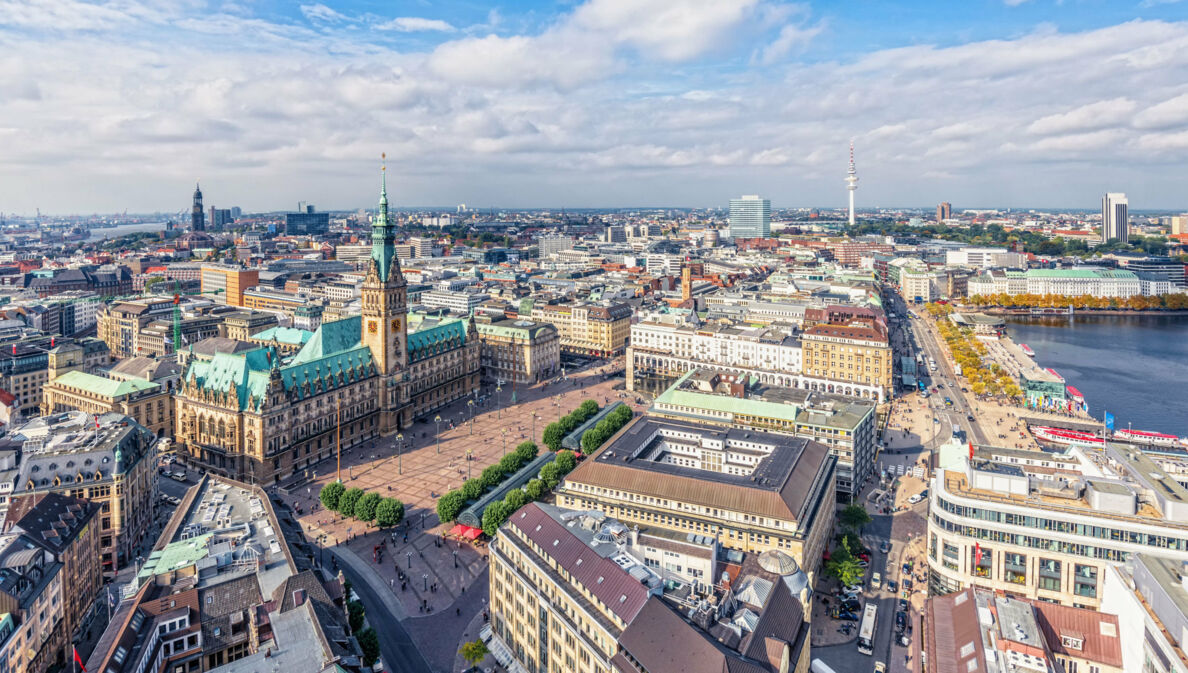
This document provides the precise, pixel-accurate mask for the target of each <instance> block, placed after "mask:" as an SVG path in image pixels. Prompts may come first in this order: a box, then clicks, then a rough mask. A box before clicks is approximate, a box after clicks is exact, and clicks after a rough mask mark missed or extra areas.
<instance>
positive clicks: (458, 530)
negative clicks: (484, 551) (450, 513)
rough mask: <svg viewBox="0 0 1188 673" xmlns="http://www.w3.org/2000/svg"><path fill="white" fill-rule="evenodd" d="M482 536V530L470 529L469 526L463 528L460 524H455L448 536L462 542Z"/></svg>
mask: <svg viewBox="0 0 1188 673" xmlns="http://www.w3.org/2000/svg"><path fill="white" fill-rule="evenodd" d="M482 534H483V529H482V528H471V527H470V526H465V525H462V524H460V523H459V524H455V525H454V527H453V528H451V529H450V535H453V536H454V537H457V538H461V539H463V540H474V539H477V538H478V536H480V535H482Z"/></svg>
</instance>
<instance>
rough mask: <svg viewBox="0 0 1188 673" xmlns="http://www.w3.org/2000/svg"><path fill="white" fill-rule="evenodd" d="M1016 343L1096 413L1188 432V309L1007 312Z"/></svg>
mask: <svg viewBox="0 0 1188 673" xmlns="http://www.w3.org/2000/svg"><path fill="white" fill-rule="evenodd" d="M1007 321H1008V322H1007V331H1008V333H1009V334H1010V336H1011V339H1013V340H1014V341H1015V343H1025V344H1027V345H1028V346H1030V347H1031V348H1032V349H1033V350H1034V351H1035V361H1036V363H1038V364H1039V365H1040V366H1042V367H1051V368H1052V369H1055V370H1056V371H1057V372H1058V373H1059V374H1060V375H1061V376H1063V377H1064V378H1065V381H1066V383H1067V384H1068V385H1071V386H1074V387H1076V388H1078V389H1079V390H1080V391H1081V393H1083V394H1084V395H1085V400H1086V402H1088V403H1089V411H1090V413H1091V414H1092V415H1093V416H1094V417H1095V418H1097V419H1101V418H1102V414H1103V412H1106V411H1108V412H1110V413H1111V414H1113V415H1114V419H1115V420H1114V427H1115V429H1119V428H1125V427H1127V425H1129V426H1130V427H1133V428H1134V429H1136V430H1152V431H1156V432H1166V433H1171V434H1176V435H1179V436H1181V437H1185V436H1188V408H1186V407H1185V402H1186V401H1188V316H1175V317H1173V316H1158V315H1144V316H1087V315H1084V314H1081V315H1076V316H1073V317H1071V318H1068V317H1059V318H1048V317H1045V318H1021V317H1012V318H1008V319H1007Z"/></svg>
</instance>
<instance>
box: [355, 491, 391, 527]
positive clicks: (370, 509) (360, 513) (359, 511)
mask: <svg viewBox="0 0 1188 673" xmlns="http://www.w3.org/2000/svg"><path fill="white" fill-rule="evenodd" d="M383 499H384V498H383V496H381V495H380V494H379V493H375V492H374V491H372V492H369V493H364V494H363V497H361V498H359V502H357V503H355V511H354V516H355V518H356V519H358V520H360V521H363V522H366V523H371V522H372V521H375V508H376V507H378V506H379V504H380V501H382V500H383Z"/></svg>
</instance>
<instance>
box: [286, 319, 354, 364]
mask: <svg viewBox="0 0 1188 673" xmlns="http://www.w3.org/2000/svg"><path fill="white" fill-rule="evenodd" d="M362 338H363V317H362V316H352V317H350V318H343V319H342V320H335V321H333V322H324V323H322V324H321V326H320V327H318V330H317V331H316V332H314V333H313V335H312V336H310V338H309V339H308V340H306V343H305V346H303V347H302V348H301V350H300V351H299V352H298V353H297V355H295V356H293V362H292V363H291V364H300V363H302V362H313V361H314V360H318V359H320V358H323V357H326V356H327V355H330V354H332V353H338V352H341V351H345V350H348V349H351V348H354V347H355V346H358V345H359V342H360V341H361V340H362Z"/></svg>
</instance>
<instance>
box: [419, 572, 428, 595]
mask: <svg viewBox="0 0 1188 673" xmlns="http://www.w3.org/2000/svg"><path fill="white" fill-rule="evenodd" d="M421 579H422V580H424V581H425V591H428V590H429V573H425V574H423V575H421Z"/></svg>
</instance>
